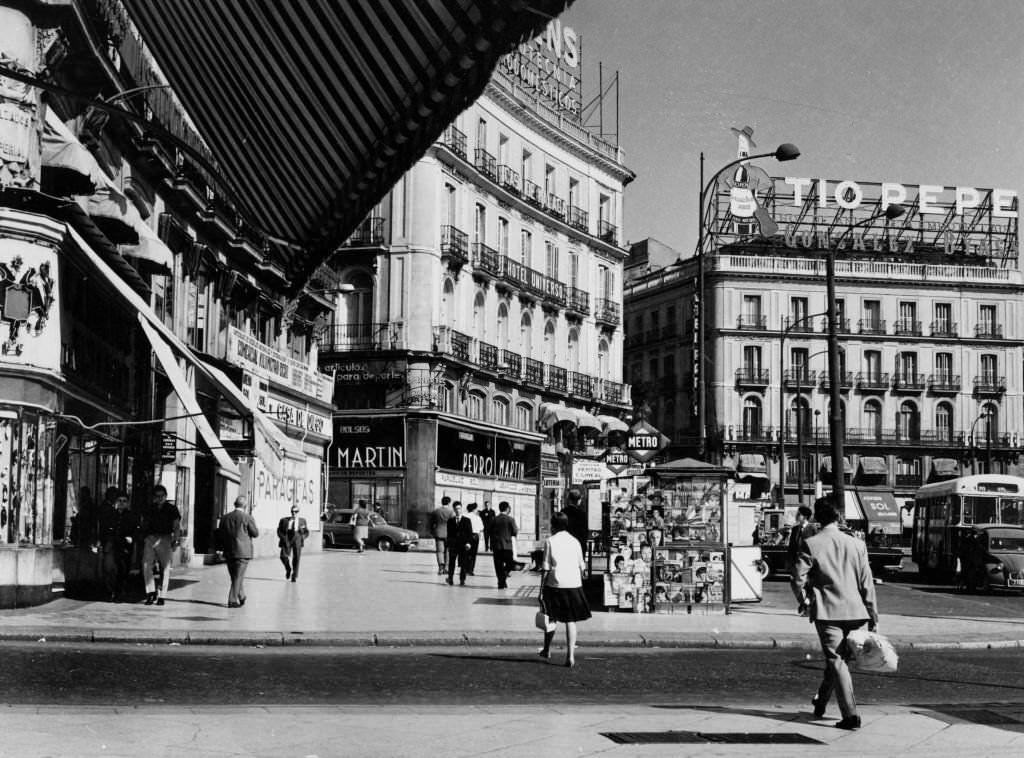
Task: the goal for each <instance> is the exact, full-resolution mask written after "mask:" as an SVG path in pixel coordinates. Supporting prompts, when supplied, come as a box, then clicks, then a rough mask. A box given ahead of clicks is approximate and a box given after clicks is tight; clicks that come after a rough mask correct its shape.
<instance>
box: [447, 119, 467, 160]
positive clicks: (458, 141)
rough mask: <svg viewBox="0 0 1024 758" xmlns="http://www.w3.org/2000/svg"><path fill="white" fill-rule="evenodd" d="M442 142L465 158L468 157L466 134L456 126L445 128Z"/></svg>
mask: <svg viewBox="0 0 1024 758" xmlns="http://www.w3.org/2000/svg"><path fill="white" fill-rule="evenodd" d="M441 144H443V145H444V146H445V147H447V148H448V149H449V150H451V151H452V152H453V153H455V154H456V155H457V156H459V157H460V158H462V159H463V160H465V159H466V135H465V133H463V132H460V131H459V130H458V129H456V128H455V127H454V126H449V127H448V128H447V129H445V130H444V135H443V136H442V137H441Z"/></svg>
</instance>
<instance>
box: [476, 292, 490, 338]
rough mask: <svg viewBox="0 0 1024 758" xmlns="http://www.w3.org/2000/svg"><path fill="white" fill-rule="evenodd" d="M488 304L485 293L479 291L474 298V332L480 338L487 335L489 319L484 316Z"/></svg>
mask: <svg viewBox="0 0 1024 758" xmlns="http://www.w3.org/2000/svg"><path fill="white" fill-rule="evenodd" d="M486 305H487V303H486V301H485V300H484V293H483V292H477V293H476V299H475V300H473V333H474V334H475V335H476V336H477V337H479V338H484V337H486V335H487V321H486V319H485V317H484V312H485V310H486Z"/></svg>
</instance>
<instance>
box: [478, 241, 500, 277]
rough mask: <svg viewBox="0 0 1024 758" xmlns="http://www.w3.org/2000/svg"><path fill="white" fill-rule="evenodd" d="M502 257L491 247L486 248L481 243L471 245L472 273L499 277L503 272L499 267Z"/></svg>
mask: <svg viewBox="0 0 1024 758" xmlns="http://www.w3.org/2000/svg"><path fill="white" fill-rule="evenodd" d="M504 257H505V256H503V255H502V254H501V253H499V252H498V251H497V250H495V249H494V248H493V247H488V246H487V245H485V244H484V243H482V242H474V243H473V271H474V272H480V273H483V274H489V275H490V276H501V274H502V273H503V271H504V268H503V266H502V265H501V262H502V259H503V258H504Z"/></svg>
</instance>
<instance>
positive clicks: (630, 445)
mask: <svg viewBox="0 0 1024 758" xmlns="http://www.w3.org/2000/svg"><path fill="white" fill-rule="evenodd" d="M670 441H671V440H669V438H668V437H666V436H665V435H664V434H662V433H661V432H659V431H658V430H657V429H655V428H654V427H653V426H651V425H650V424H648V423H647V422H646V421H638V422H637V423H635V424H633V426H631V427H630V429H629V435H628V436H627V437H626V453H627V454H628V455H629V457H630V458H632V459H633V460H635V461H640V463H647V461H649V460H651V458H653V457H654V456H656V455H657V454H658V453H659V452H660V451H662V450H664V449H665V447H666V446H667V445H668V443H669V442H670Z"/></svg>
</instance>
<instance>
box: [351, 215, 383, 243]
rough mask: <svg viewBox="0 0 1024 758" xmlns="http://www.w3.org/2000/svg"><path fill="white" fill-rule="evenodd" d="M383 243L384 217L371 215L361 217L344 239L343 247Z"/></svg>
mask: <svg viewBox="0 0 1024 758" xmlns="http://www.w3.org/2000/svg"><path fill="white" fill-rule="evenodd" d="M382 244H384V219H383V218H381V217H379V216H371V217H370V218H365V219H363V220H362V221H361V222H360V223H359V226H357V227H356V230H355V231H354V232H352V234H351V235H349V238H348V239H347V240H345V247H369V246H371V245H382Z"/></svg>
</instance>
